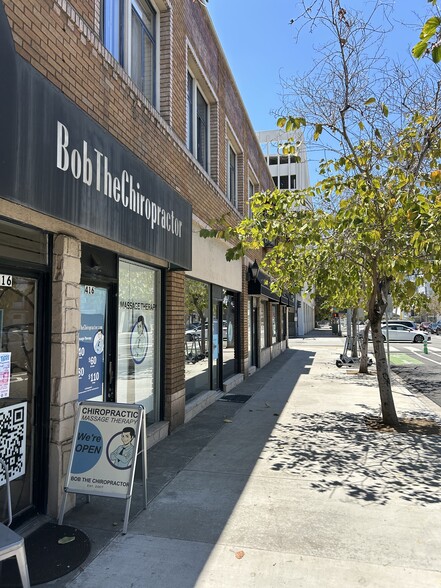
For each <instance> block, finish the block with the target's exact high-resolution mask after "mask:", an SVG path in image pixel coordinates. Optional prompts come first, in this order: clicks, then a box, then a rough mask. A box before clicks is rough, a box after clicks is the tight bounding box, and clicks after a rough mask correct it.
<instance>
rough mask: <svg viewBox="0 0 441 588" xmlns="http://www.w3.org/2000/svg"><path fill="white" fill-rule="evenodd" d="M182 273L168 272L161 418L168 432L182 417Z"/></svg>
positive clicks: (178, 423) (183, 416)
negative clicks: (163, 391)
mask: <svg viewBox="0 0 441 588" xmlns="http://www.w3.org/2000/svg"><path fill="white" fill-rule="evenodd" d="M184 284H185V274H184V272H167V274H166V303H165V362H164V388H165V408H164V418H165V420H167V421H168V422H169V423H170V431H173V429H176V427H178V426H179V425H182V424H183V423H184V419H185V362H184V348H185V304H184V295H185V290H184Z"/></svg>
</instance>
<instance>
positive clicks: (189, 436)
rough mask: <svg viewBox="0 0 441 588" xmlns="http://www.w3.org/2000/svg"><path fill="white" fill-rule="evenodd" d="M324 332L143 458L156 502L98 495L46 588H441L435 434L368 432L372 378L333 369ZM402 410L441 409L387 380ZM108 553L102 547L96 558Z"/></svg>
mask: <svg viewBox="0 0 441 588" xmlns="http://www.w3.org/2000/svg"><path fill="white" fill-rule="evenodd" d="M342 346H343V340H342V339H340V338H337V337H332V335H331V334H330V332H329V333H325V332H323V331H321V332H320V331H314V332H313V333H312V335H311V336H309V337H307V338H305V339H303V340H300V339H294V340H290V347H291V348H290V349H289V350H287V351H286V352H285V353H284V354H282V355H281V356H279V357H278V358H277V359H276V360H274V361H273V362H272V363H271V364H270V365H268V366H266V367H265V368H263V369H262V370H259V371H258V372H257V373H256V374H255V375H253V376H252V377H251V378H249V379H247V380H246V381H245V382H243V383H242V384H241V385H240V386H238V387H237V388H235V389H234V391H233V392H234V394H237V395H251V396H250V398H249V400H248V401H247V402H245V403H243V404H239V403H234V402H225V401H222V400H220V401H217V402H216V403H215V404H213V405H212V406H210V407H209V408H207V409H206V410H205V411H204V412H203V413H201V414H200V415H198V416H197V417H196V418H195V419H193V420H192V421H190V422H189V423H188V424H187V425H185V426H183V427H182V428H181V429H180V430H179V431H177V432H176V433H175V434H173V435H172V436H171V437H168V438H167V439H165V440H164V441H162V442H160V443H159V444H158V445H156V446H155V447H153V448H152V449H151V450H150V451H149V454H148V460H149V463H148V472H149V474H148V481H149V506H148V509H147V510H140V508H141V504H142V491H141V487H140V485H139V484H137V485H136V488H135V496H134V502H133V506H132V513H134V516H133V518H132V520H131V522H130V524H129V529H128V533H127V535H125V536H123V535H121V534H120V528H121V518H122V515H123V508H124V507H123V505H122V504H121V503H122V501H118V502H116V501H110V500H107V499H102V498H101V499H98V498H92V502H91V503H90V504H86V503H83V504H80V505H79V506H78V507H76V508H75V509H74V510H73V511H72V512H71V513H69V514H68V515H67V516H66V518H65V523H66V524H70V525H75V526H77V527H79V528H80V529H82V530H84V531H85V532H86V533H87V534H88V535H89V537H90V538H91V539H92V543H93V552H92V554H91V557H90V558H89V559H88V560H87V562H86V565H85V566H83V569H82V570H81V569H80V570H76V571H75V572H72V574H71V575H70V577H65V578H61V579H60V580H58V581H54V582H51V583H49V584H47V586H54V587H57V588H62V587H65V586H69V587H72V588H73V587H75V588H80V587H81V588H101V587H105V586H118V587H119V586H124V587H126V586H127V587H130V586H136V587H138V586H139V587H141V586H148V587H152V588H174V587H176V588H178V587H179V588H190V587H194V586H197V587H199V588H207V587H215V588H230V587H231V588H238V587H240V588H245V587H253V588H261V587H262V588H268V587H274V588H280V587H283V586H288V587H291V588H294V587H295V588H302V587H316V586H325V587H326V588H333V587H339V588H342V587H345V588H346V587H352V586H354V587H355V586H368V587H381V588H387V587H389V586H390V587H392V586H400V588H405V587H409V588H415V587H418V588H426V587H427V588H435V587H441V492H440V480H441V437H440V436H439V435H420V434H414V433H412V434H411V433H405V434H398V433H395V432H384V431H381V432H380V431H375V430H373V429H371V428H369V426H368V425H367V423H366V421H365V417H368V416H372V415H374V416H375V415H378V411H379V395H378V388H377V384H376V377H375V375H370V376H360V375H357V374H350V373H347V371H346V370H345V369H344V368H342V369H341V370H339V369H338V368H336V366H335V359H336V357H337V355H338V353H340V352H341V348H342ZM394 391H395V402H396V406H397V410H398V412H399V415H400V416H404V415H407V416H413V417H420V418H427V417H429V418H434V419H437V420H438V422H441V409H440V408H439V407H437V406H436V405H435V404H433V403H431V402H430V401H429V400H426V399H424V398H423V397H419V396H416V395H414V394H412V393H410V392H409V391H407V390H406V389H405V388H404V387H403V386H401V385H396V386H394ZM100 550H101V551H100Z"/></svg>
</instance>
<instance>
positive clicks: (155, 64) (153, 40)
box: [101, 0, 160, 108]
mask: <svg viewBox="0 0 441 588" xmlns="http://www.w3.org/2000/svg"><path fill="white" fill-rule="evenodd" d="M134 13H135V15H136V16H135V15H134ZM108 14H109V15H111V16H110V17H109V18H112V17H114V20H115V22H114V23H113V24H112V23H109V22H108V20H107V15H108ZM141 14H143V15H145V18H146V19H147V20H149V17H148V15H149V14H151V17H152V31H150V30H149V28H148V26H147V25H146V23H145V22H144V19H143V18H141ZM116 15H117V16H116ZM135 17H136V18H138V20H139V23H140V24H141V28H142V33H143V36H142V39H143V40H144V38H145V37H147V39H148V40H149V42H150V44H151V45H150V46H151V49H152V57H151V75H150V78H151V83H150V85H149V86H150V87H149V88H147V87H146V85H145V84H144V82H143V84H142V86H140V85H139V84H138V82H137V81H136V80H137V78H135V77H134V65H133V61H134V59H133V55H132V51H133V49H134V46H133V43H132V31H133V26H134V22H135V20H134V19H135ZM159 19H160V10H159V9H158V7H157V6H156V5H155V4H153V2H151V1H150V0H101V41H102V43H103V45H104V47H105V48H106V49H107V50H108V51H109V53H110V54H111V55H112V56H113V57H114V59H115V60H116V61H117V62H118V63H119V64H120V65H121V66H122V67H123V69H124V70H125V71H126V72H127V74H128V76H129V77H130V79H131V80H132V82H133V84H134V85H135V86H136V88H138V90H139V91H140V92H141V94H142V95H143V96H145V97H146V99H147V100H148V101H149V102H150V103H151V104H152V105H153V106H154V107H155V108H156V107H157V103H158V90H157V85H158V84H157V76H158V71H159V47H160V43H159V41H160V39H159V30H160V22H159ZM145 59H146V57H145V56H143V57H142V59H141V61H142V64H143V65H144V64H145ZM142 69H144V68H142ZM144 79H145V77H144Z"/></svg>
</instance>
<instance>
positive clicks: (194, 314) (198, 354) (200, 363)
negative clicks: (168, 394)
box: [184, 278, 219, 400]
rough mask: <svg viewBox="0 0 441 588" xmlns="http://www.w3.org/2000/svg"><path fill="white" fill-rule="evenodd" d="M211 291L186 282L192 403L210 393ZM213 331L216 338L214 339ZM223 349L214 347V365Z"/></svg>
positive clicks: (189, 395)
mask: <svg viewBox="0 0 441 588" xmlns="http://www.w3.org/2000/svg"><path fill="white" fill-rule="evenodd" d="M209 308H210V287H209V285H208V284H205V283H204V282H198V281H197V280H192V279H191V278H186V279H185V325H184V328H185V350H184V355H185V398H186V400H191V399H192V398H194V396H196V395H197V394H199V393H200V392H203V391H206V390H209V389H210V373H209V351H210V328H209V322H210V321H209V318H210V316H209V314H210V313H209ZM214 331H215V329H214V327H213V336H214ZM218 356H219V349H218V345H217V340H216V342H215V344H213V361H214V362H216V364H217V359H218Z"/></svg>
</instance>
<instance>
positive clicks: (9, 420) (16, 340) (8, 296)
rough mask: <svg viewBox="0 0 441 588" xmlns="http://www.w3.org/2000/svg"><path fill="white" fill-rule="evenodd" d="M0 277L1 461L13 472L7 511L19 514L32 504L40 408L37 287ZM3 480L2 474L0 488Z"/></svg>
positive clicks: (22, 280) (20, 279)
mask: <svg viewBox="0 0 441 588" xmlns="http://www.w3.org/2000/svg"><path fill="white" fill-rule="evenodd" d="M3 277H8V278H9V279H7V280H2V282H4V285H3V283H2V285H1V286H0V351H1V364H2V382H1V383H2V389H1V391H2V394H0V420H1V421H2V424H3V426H2V435H4V436H5V438H9V440H10V442H11V445H10V447H9V452H8V451H7V450H6V449H7V447H6V446H5V447H4V449H5V452H4V453H3V458H4V459H5V461H6V462H7V464H8V466H9V470H10V471H11V472H12V474H11V494H12V510H13V512H14V514H18V513H19V512H21V511H22V510H24V509H26V508H27V507H29V506H30V505H31V504H32V502H33V495H32V490H33V476H34V475H35V473H34V471H33V457H34V449H35V447H34V442H35V438H34V436H35V431H34V426H35V416H34V414H35V408H36V403H37V402H41V398H40V393H41V390H36V389H35V381H34V378H35V368H36V363H35V359H36V358H35V351H36V350H35V343H36V338H35V335H36V308H37V282H36V280H32V279H28V278H23V277H18V276H5V275H4V276H3ZM37 367H38V366H37ZM12 443H15V445H13V444H12ZM8 444H9V443H8ZM3 478H4V475H3V471H2V472H1V473H0V485H2V482H3ZM2 498H3V496H2ZM5 503H6V501H5V502H2V507H3V504H5ZM0 515H2V518H1V519H0V520H3V516H4V513H3V512H0Z"/></svg>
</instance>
